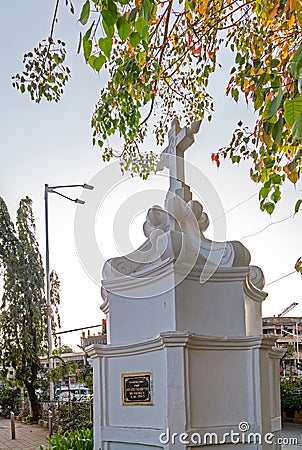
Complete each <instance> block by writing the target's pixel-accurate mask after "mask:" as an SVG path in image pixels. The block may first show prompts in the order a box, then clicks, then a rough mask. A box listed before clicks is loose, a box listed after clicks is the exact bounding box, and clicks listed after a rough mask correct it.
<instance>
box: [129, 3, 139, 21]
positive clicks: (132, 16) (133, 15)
mask: <svg viewBox="0 0 302 450" xmlns="http://www.w3.org/2000/svg"><path fill="white" fill-rule="evenodd" d="M138 11H139V7H138V6H136V7H135V8H133V9H132V10H131V11H130V14H129V17H128V22H129V23H131V22H134V21H135V19H136V16H137V13H138Z"/></svg>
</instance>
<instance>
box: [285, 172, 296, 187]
mask: <svg viewBox="0 0 302 450" xmlns="http://www.w3.org/2000/svg"><path fill="white" fill-rule="evenodd" d="M287 178H288V179H289V180H290V181H291V182H292V183H294V184H296V183H297V181H298V180H299V173H298V172H292V173H290V174H289V175H287Z"/></svg>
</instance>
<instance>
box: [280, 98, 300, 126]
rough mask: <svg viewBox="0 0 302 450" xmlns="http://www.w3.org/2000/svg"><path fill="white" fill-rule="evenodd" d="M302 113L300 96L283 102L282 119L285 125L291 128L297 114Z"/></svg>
mask: <svg viewBox="0 0 302 450" xmlns="http://www.w3.org/2000/svg"><path fill="white" fill-rule="evenodd" d="M301 113H302V96H299V97H296V98H294V99H292V100H286V101H285V102H284V118H285V121H286V123H287V124H288V125H289V126H290V127H292V126H293V124H294V122H295V121H296V120H297V118H298V116H299V114H301Z"/></svg>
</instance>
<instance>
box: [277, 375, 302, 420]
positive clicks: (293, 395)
mask: <svg viewBox="0 0 302 450" xmlns="http://www.w3.org/2000/svg"><path fill="white" fill-rule="evenodd" d="M280 387H281V409H282V411H286V412H293V411H302V378H296V377H292V378H285V379H283V380H281V384H280Z"/></svg>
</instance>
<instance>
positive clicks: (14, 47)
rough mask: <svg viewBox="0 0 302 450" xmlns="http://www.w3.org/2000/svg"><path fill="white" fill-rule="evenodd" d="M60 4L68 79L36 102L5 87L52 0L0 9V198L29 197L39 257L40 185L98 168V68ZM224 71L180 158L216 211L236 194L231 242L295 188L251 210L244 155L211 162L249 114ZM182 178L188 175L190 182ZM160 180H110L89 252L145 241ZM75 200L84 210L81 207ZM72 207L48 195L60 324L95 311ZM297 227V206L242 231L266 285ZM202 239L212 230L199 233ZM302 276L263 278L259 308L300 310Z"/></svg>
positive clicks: (293, 246) (97, 317)
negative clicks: (206, 189) (94, 135)
mask: <svg viewBox="0 0 302 450" xmlns="http://www.w3.org/2000/svg"><path fill="white" fill-rule="evenodd" d="M64 3H65V2H62V5H61V7H60V8H61V12H62V13H63V14H61V16H60V17H61V19H60V22H59V24H58V27H57V32H56V35H55V37H59V38H61V39H63V40H65V41H66V42H67V46H68V50H69V57H68V60H67V62H68V64H69V66H70V67H71V69H72V79H71V81H70V83H69V85H68V86H67V88H66V91H65V94H64V95H63V98H62V101H61V102H60V103H59V104H48V103H46V102H44V101H43V102H42V103H41V104H40V105H37V104H35V103H32V102H31V101H30V100H29V98H28V97H27V96H26V95H25V94H24V95H21V94H20V93H19V92H17V91H16V90H14V89H13V88H12V87H11V76H12V75H13V74H15V73H16V72H18V71H20V70H21V69H22V57H23V54H24V53H25V52H27V51H29V50H31V49H32V47H33V46H34V45H36V44H37V43H38V42H39V41H40V40H41V39H42V38H44V37H46V36H47V34H48V30H49V27H50V21H51V15H52V10H53V7H54V2H52V1H47V2H41V1H38V0H30V1H29V2H27V7H26V8H24V2H23V1H21V0H19V1H13V0H12V1H10V2H5V3H4V2H2V4H1V17H2V18H3V19H4V20H3V21H2V26H1V31H0V33H1V39H0V47H1V55H2V70H1V71H0V98H1V111H0V114H1V134H0V143H1V144H0V145H1V147H0V148H1V154H2V161H1V166H0V195H1V196H2V197H3V198H4V200H5V201H6V202H7V205H8V207H9V210H10V212H11V214H12V215H13V216H15V212H16V209H17V205H18V202H19V200H20V198H22V197H24V196H26V195H28V196H29V197H31V198H32V199H33V205H34V213H35V217H36V223H37V237H38V241H39V243H40V250H41V253H42V255H43V257H44V254H45V232H44V201H43V187H44V183H48V184H49V185H61V184H63V185H64V184H81V183H85V182H87V183H89V180H91V179H92V178H93V177H95V176H96V175H97V173H98V172H99V171H100V170H102V169H103V168H104V164H103V163H102V160H101V155H100V152H99V150H98V148H96V147H95V148H94V147H93V146H92V144H91V129H90V118H91V114H92V111H93V109H94V105H95V103H96V102H97V99H98V91H99V88H100V86H101V85H102V80H104V78H105V77H104V75H103V74H102V73H101V75H100V76H98V75H96V74H94V73H93V72H92V71H91V70H90V69H89V68H88V67H86V66H85V64H84V63H83V58H82V56H81V55H76V50H77V44H78V34H79V31H80V29H81V28H80V25H79V24H77V23H76V18H75V17H78V14H79V9H78V8H79V4H80V3H81V2H79V1H77V2H75V7H76V16H75V17H73V16H71V15H70V14H68V13H67V12H66V10H65V7H64ZM229 64H231V63H229ZM226 66H228V62H227V61H226V62H225V67H226ZM226 76H227V70H223V71H220V73H218V75H217V76H216V77H215V79H213V81H212V83H211V92H212V94H213V95H214V100H215V108H216V111H215V113H214V117H213V120H212V122H211V123H210V124H208V123H204V124H203V125H202V127H201V129H200V131H199V134H198V136H197V138H196V142H195V144H194V145H193V146H192V147H191V148H190V149H189V150H188V151H187V152H186V159H187V160H188V161H190V163H192V164H194V165H196V166H197V167H198V168H199V170H201V171H202V172H203V174H205V175H206V176H207V178H208V179H209V180H210V181H211V184H212V185H213V187H214V188H215V190H216V192H217V195H218V196H219V198H220V199H221V201H222V204H223V206H224V210H225V211H229V210H230V209H232V208H233V207H234V206H236V205H238V204H240V203H241V202H243V203H242V204H241V205H239V206H238V207H236V208H235V209H233V210H232V211H230V212H228V213H227V214H226V223H227V230H226V232H227V234H226V237H227V239H234V240H240V239H241V238H243V237H244V236H247V235H250V234H254V233H257V232H258V231H260V230H261V229H263V228H264V227H265V226H267V225H269V224H271V223H273V222H276V221H279V220H282V219H284V218H286V217H288V216H290V215H291V214H292V213H293V208H294V204H295V201H296V199H297V198H299V195H301V190H300V187H299V186H297V188H296V189H295V188H294V186H293V185H291V184H288V185H287V186H286V189H285V190H284V194H283V201H282V202H281V203H280V205H278V207H277V209H276V212H275V213H274V214H273V216H272V217H271V218H270V217H269V216H268V215H267V214H266V213H264V212H261V211H260V209H259V206H258V198H257V195H254V196H253V197H252V198H251V199H249V200H247V201H245V200H246V199H248V198H249V197H251V196H252V195H253V194H254V193H256V192H257V190H258V186H257V185H256V184H255V183H253V182H252V181H251V180H250V178H249V167H250V166H249V163H248V162H246V163H244V164H242V165H240V166H239V167H238V166H237V165H232V164H231V163H230V162H229V161H225V162H223V163H222V165H221V167H220V169H219V170H217V168H216V166H215V164H213V163H212V161H211V153H212V152H214V151H216V150H217V149H218V148H220V147H221V146H223V145H225V144H228V142H229V140H230V137H231V134H232V130H233V129H234V126H235V125H236V123H237V122H238V121H239V120H240V119H244V120H246V121H248V120H250V118H251V117H252V112H251V111H252V110H251V108H250V109H248V108H247V107H246V105H245V104H244V103H243V102H242V103H241V104H240V105H239V106H237V105H235V104H234V103H233V102H232V101H231V100H230V99H228V98H226V97H225V95H224V91H225V87H224V85H223V84H222V83H223V80H225V77H226ZM103 82H104V81H103ZM150 134H151V133H150ZM113 144H114V145H115V146H118V145H119V143H118V140H115V141H113ZM150 148H153V150H156V148H155V147H154V145H153V140H152V139H151V138H150V139H149V140H148V141H147V143H146V150H148V149H150ZM157 151H158V152H159V151H160V149H157ZM188 182H189V183H190V180H188ZM167 187H168V179H167V176H165V174H164V175H163V174H161V175H156V176H152V177H151V178H150V180H149V181H147V182H143V181H141V180H133V179H129V177H126V178H124V179H122V180H120V181H119V183H118V185H117V186H116V187H115V188H113V189H112V191H111V192H110V193H109V192H108V194H106V199H105V201H104V202H103V203H102V205H100V210H99V215H98V219H97V221H96V227H95V235H96V240H97V245H98V251H99V252H101V253H102V255H104V256H105V257H106V258H109V257H113V256H116V255H118V254H123V251H124V250H127V249H128V247H127V245H126V244H125V245H124V237H125V236H127V235H128V234H129V235H130V241H131V243H132V245H133V246H138V245H139V244H141V243H142V242H143V240H144V236H143V233H142V231H141V227H142V224H143V222H144V216H145V211H146V210H147V209H148V208H149V207H151V206H152V205H153V204H154V203H157V204H161V205H163V198H164V193H165V190H166V189H167ZM154 190H155V194H154V193H153V194H154V195H153V194H152V195H151V194H150V195H148V196H147V195H145V198H146V204H145V205H144V207H141V206H140V209H139V210H138V211H133V214H134V216H135V220H133V223H132V225H131V228H130V230H129V232H128V230H127V229H126V230H125V225H124V224H123V223H120V227H119V226H116V228H115V231H114V236H113V231H112V224H113V222H114V218H115V216H117V217H118V213H119V210H120V208H122V207H123V205H125V202H126V201H127V197H128V196H129V195H133V194H135V193H136V192H139V193H144V192H147V191H148V192H149V193H150V192H151V191H154ZM64 193H65V194H67V195H70V196H72V197H77V196H79V195H81V190H80V191H76V190H70V191H64ZM89 194H90V193H89V191H86V192H85V198H86V199H88V198H89ZM102 194H103V193H102ZM142 195H144V194H142ZM87 201H88V200H87ZM140 204H141V202H140ZM83 208H86V205H85V206H84V207H83ZM206 208H208V209H211V206H210V205H206ZM75 209H76V205H75V204H73V203H71V202H68V201H67V200H64V199H62V198H59V197H58V196H56V195H53V194H52V195H51V194H50V196H49V218H50V262H51V268H54V269H55V270H56V271H57V272H58V275H59V278H60V280H61V287H62V290H61V303H62V304H61V308H60V312H61V319H62V330H67V329H71V328H78V327H82V326H83V327H84V326H89V325H94V324H97V323H100V322H101V319H102V313H101V311H100V309H99V307H100V304H101V303H102V299H101V296H100V292H99V286H97V285H96V284H95V283H94V282H92V281H91V279H90V278H89V277H88V276H87V274H86V273H85V271H84V269H83V268H82V266H81V264H80V262H79V260H78V258H77V254H76V249H75V244H74V216H75ZM142 210H143V212H142ZM115 225H116V224H115ZM117 225H118V224H117ZM210 228H211V227H210ZM206 235H207V233H206ZM300 235H301V214H298V215H297V216H296V217H295V219H291V218H290V219H288V220H286V221H284V222H281V223H279V224H274V225H272V226H270V227H269V228H267V229H266V230H265V231H263V232H260V233H259V234H258V235H256V236H253V237H249V238H244V239H243V240H242V242H243V243H244V245H245V246H246V247H247V248H248V249H249V250H250V252H251V255H252V263H253V264H255V265H259V266H260V267H261V268H262V270H263V271H264V274H265V278H266V281H267V283H270V282H271V281H273V280H275V279H277V278H279V277H281V276H283V275H286V274H288V273H289V272H291V271H292V270H293V266H294V263H295V261H296V260H297V258H298V257H299V256H302V246H301V239H300ZM207 237H211V235H210V234H208V235H207ZM87 241H89V238H88V239H87ZM114 241H115V242H114ZM123 245H124V247H125V248H124V247H123ZM119 249H120V250H119ZM301 283H302V280H301V277H299V275H297V274H294V275H291V276H290V277H287V278H285V279H283V280H281V281H279V282H276V283H274V284H272V285H270V286H267V287H266V288H265V290H266V292H268V293H269V296H268V298H267V300H266V301H265V302H264V305H263V315H264V316H267V315H274V314H278V313H279V312H281V311H282V309H284V308H285V307H286V306H288V305H289V304H290V303H292V302H293V301H297V302H300V303H299V306H298V307H296V308H295V309H294V310H293V311H292V313H291V314H292V315H295V316H297V315H302V301H301V286H302V285H301ZM79 336H80V332H77V333H73V334H69V335H65V336H64V338H63V343H66V344H71V345H72V346H73V347H74V348H76V344H77V343H79Z"/></svg>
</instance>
